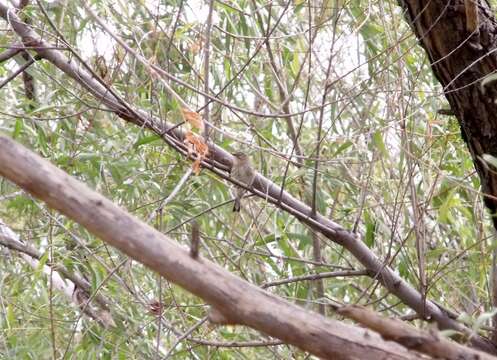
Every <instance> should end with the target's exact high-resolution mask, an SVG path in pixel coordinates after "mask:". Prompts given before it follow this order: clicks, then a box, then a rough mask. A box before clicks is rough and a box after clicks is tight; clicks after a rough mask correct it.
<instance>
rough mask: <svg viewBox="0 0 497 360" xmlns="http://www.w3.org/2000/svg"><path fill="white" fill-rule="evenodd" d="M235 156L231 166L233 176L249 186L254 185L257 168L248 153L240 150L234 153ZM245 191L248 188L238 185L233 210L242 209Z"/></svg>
mask: <svg viewBox="0 0 497 360" xmlns="http://www.w3.org/2000/svg"><path fill="white" fill-rule="evenodd" d="M233 156H234V157H235V159H234V161H233V165H232V167H231V177H233V179H235V180H238V181H239V182H241V183H244V184H245V185H246V186H247V187H250V186H252V184H253V182H254V179H255V170H254V168H253V167H252V164H251V163H250V159H249V157H248V155H247V154H244V153H241V152H239V153H235V154H233ZM245 191H246V190H245V189H244V188H241V187H237V188H236V189H235V203H234V205H233V211H235V212H238V211H240V200H241V199H242V197H243V195H244V194H245Z"/></svg>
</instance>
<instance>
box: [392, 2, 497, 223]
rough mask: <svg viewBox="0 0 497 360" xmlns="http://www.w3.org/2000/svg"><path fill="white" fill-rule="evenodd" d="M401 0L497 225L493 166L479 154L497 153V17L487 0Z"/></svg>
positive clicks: (496, 179) (496, 188) (496, 190)
mask: <svg viewBox="0 0 497 360" xmlns="http://www.w3.org/2000/svg"><path fill="white" fill-rule="evenodd" d="M399 2H400V4H401V6H402V7H403V8H404V9H405V14H406V17H407V19H408V21H409V22H410V24H411V27H412V28H413V30H414V32H415V33H416V36H417V38H418V40H419V43H420V44H421V46H422V47H423V48H424V49H425V50H426V53H427V54H428V57H429V59H430V63H431V68H432V69H433V73H434V74H435V76H436V78H437V79H438V80H439V81H440V83H441V84H442V86H443V87H444V93H445V96H446V98H447V100H448V101H449V103H450V106H451V108H452V112H453V113H454V115H455V116H456V117H457V120H458V121H459V125H460V127H461V134H462V138H463V139H464V141H465V142H466V144H467V145H468V149H469V152H470V154H471V156H472V158H473V162H474V164H475V168H476V170H477V172H478V175H479V177H480V181H481V185H482V190H483V194H484V200H485V204H486V206H487V207H488V209H489V210H490V213H491V215H492V218H493V224H494V227H495V228H496V229H497V218H496V217H495V214H496V210H497V171H496V170H497V169H492V168H491V166H490V165H488V164H487V163H485V162H484V161H483V158H482V155H484V154H490V155H492V156H494V157H497V104H496V100H497V88H496V84H497V83H496V82H495V81H493V82H489V83H488V84H487V85H483V86H482V80H483V79H484V78H485V76H487V75H489V74H491V73H492V72H494V71H495V70H497V22H496V19H495V17H494V15H493V12H492V10H491V8H490V6H489V4H488V3H487V2H486V1H485V0H474V1H473V0H472V1H465V0H452V1H447V0H403V1H402V0H401V1H399Z"/></svg>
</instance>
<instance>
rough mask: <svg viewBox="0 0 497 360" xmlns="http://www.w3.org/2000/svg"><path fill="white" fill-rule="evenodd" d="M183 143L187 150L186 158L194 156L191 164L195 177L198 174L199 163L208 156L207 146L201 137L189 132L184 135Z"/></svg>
mask: <svg viewBox="0 0 497 360" xmlns="http://www.w3.org/2000/svg"><path fill="white" fill-rule="evenodd" d="M183 142H184V143H185V145H186V148H187V149H188V156H190V157H194V155H196V158H195V161H194V162H193V165H192V169H193V172H194V173H195V175H198V174H200V170H201V169H200V163H201V162H202V160H204V159H206V158H207V155H209V146H207V144H206V143H205V140H204V138H203V137H202V136H199V135H195V134H194V133H192V132H191V131H188V132H187V133H186V134H185V139H184V140H183Z"/></svg>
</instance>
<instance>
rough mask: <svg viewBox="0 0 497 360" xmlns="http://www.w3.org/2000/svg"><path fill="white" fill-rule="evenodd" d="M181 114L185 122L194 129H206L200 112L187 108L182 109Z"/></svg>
mask: <svg viewBox="0 0 497 360" xmlns="http://www.w3.org/2000/svg"><path fill="white" fill-rule="evenodd" d="M181 112H182V113H183V118H184V119H185V121H186V122H187V123H189V124H190V125H191V126H192V127H194V128H197V129H200V130H203V129H204V122H203V120H202V117H201V116H200V114H199V113H198V112H195V111H190V110H188V109H185V108H182V109H181Z"/></svg>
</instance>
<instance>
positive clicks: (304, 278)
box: [261, 270, 369, 289]
mask: <svg viewBox="0 0 497 360" xmlns="http://www.w3.org/2000/svg"><path fill="white" fill-rule="evenodd" d="M344 276H369V274H368V272H367V271H366V270H348V271H331V272H322V273H318V274H309V275H302V276H294V277H291V278H287V279H282V280H276V281H271V282H266V283H263V284H261V288H263V289H267V288H268V287H271V286H279V285H286V284H290V283H294V282H299V281H308V280H310V281H313V280H320V279H329V278H335V277H344Z"/></svg>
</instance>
